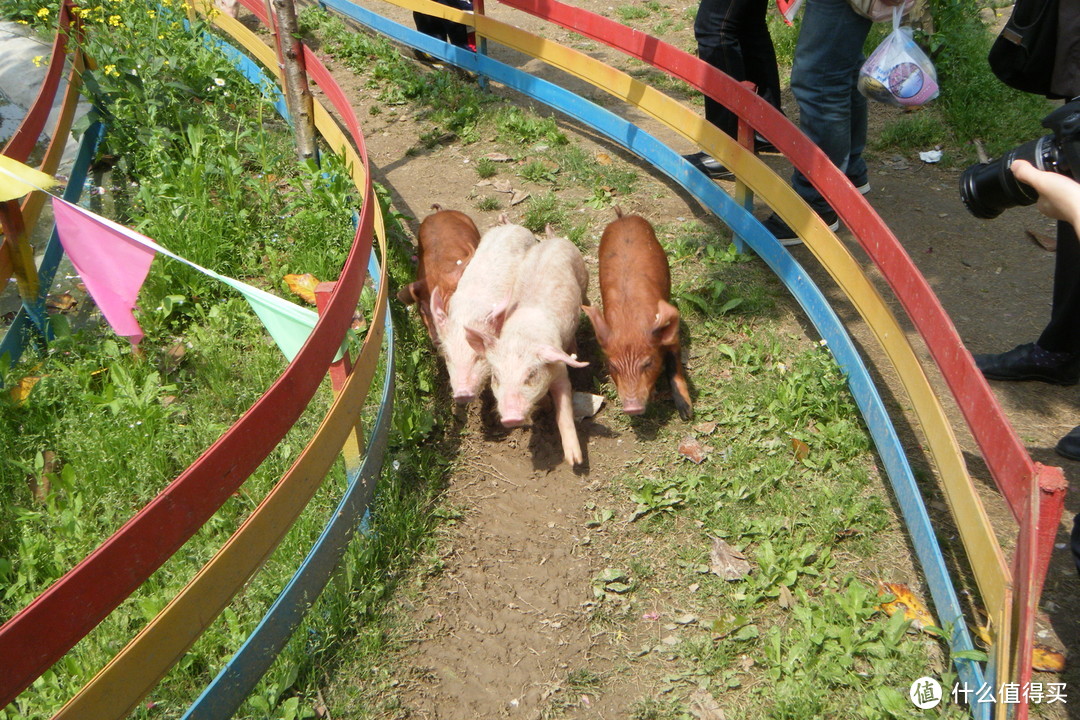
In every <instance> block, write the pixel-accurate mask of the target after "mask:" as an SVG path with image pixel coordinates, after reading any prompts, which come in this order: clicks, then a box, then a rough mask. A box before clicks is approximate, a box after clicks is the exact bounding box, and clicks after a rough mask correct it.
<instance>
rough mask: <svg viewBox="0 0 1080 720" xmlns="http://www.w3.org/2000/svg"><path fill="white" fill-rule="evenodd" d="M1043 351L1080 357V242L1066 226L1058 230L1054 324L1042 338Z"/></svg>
mask: <svg viewBox="0 0 1080 720" xmlns="http://www.w3.org/2000/svg"><path fill="white" fill-rule="evenodd" d="M1039 347H1041V348H1042V349H1043V350H1049V351H1051V352H1070V353H1080V242H1077V239H1076V229H1075V228H1073V226H1072V225H1070V224H1069V223H1066V222H1059V223H1058V226H1057V257H1056V258H1055V260H1054V300H1053V305H1052V306H1051V308H1050V323H1049V324H1048V325H1047V326H1046V329H1045V330H1043V333H1042V335H1040V336H1039Z"/></svg>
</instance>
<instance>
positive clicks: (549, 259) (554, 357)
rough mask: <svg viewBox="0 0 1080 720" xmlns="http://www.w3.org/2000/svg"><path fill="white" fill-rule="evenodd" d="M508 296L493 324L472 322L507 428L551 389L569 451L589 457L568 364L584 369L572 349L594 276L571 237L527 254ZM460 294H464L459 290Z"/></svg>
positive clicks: (573, 457) (548, 241)
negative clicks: (576, 413)
mask: <svg viewBox="0 0 1080 720" xmlns="http://www.w3.org/2000/svg"><path fill="white" fill-rule="evenodd" d="M521 267H522V270H521V272H520V273H519V274H518V278H517V282H515V283H514V289H513V292H512V293H511V295H510V298H509V301H508V302H507V303H506V304H505V305H504V306H503V307H500V308H499V309H497V310H496V312H495V313H493V315H492V318H491V323H490V325H489V328H487V329H485V328H480V327H477V326H468V327H466V334H467V337H468V340H469V343H470V344H471V345H472V346H473V348H474V349H475V350H476V352H477V353H481V352H482V353H484V354H486V356H487V359H488V362H489V363H490V365H491V389H492V391H493V392H494V393H495V401H496V403H497V404H498V408H499V416H500V418H501V419H502V424H503V425H505V426H506V427H518V426H520V425H523V424H524V423H525V421H526V420H527V419H528V417H529V415H530V414H531V413H532V410H533V407H534V406H535V405H536V402H537V400H539V399H540V398H541V397H542V396H543V395H544V393H547V392H550V393H551V399H552V400H553V401H554V404H555V422H556V424H557V425H558V427H559V436H560V438H561V439H562V447H563V456H564V457H565V459H566V461H567V462H568V463H570V464H571V465H578V464H580V463H581V462H582V460H583V457H582V454H581V445H580V443H579V442H578V436H577V430H576V429H575V427H574V411H573V406H572V402H571V401H572V399H573V392H572V390H571V388H570V377H569V374H568V373H567V366H568V365H569V366H572V367H585V366H586V365H588V363H586V362H581V361H580V360H578V359H577V358H576V357H575V356H574V355H570V354H568V353H567V349H568V348H571V347H573V345H574V333H575V332H576V330H577V326H578V321H579V320H580V316H581V305H582V304H583V303H587V302H588V299H587V298H586V290H587V289H588V284H589V275H588V273H587V272H586V270H585V261H584V260H583V259H582V257H581V252H579V251H578V249H577V248H576V247H575V246H574V244H573V243H571V242H570V241H569V240H567V239H565V238H561V237H556V236H554V235H553V234H552V232H551V229H550V228H548V236H547V238H545V239H544V240H541V242H540V244H539V245H536V246H535V247H533V248H532V249H531V250H529V252H528V254H527V255H526V256H525V259H524V261H523V262H522V265H521ZM459 292H460V291H459Z"/></svg>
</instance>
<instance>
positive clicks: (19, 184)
mask: <svg viewBox="0 0 1080 720" xmlns="http://www.w3.org/2000/svg"><path fill="white" fill-rule="evenodd" d="M57 182H58V181H57V179H56V178H54V177H53V176H52V175H46V174H45V173H43V172H41V171H40V170H35V169H34V168H32V167H30V166H28V165H23V164H22V163H21V162H19V161H18V160H12V159H11V158H9V157H7V156H6V155H0V202H6V201H8V200H14V199H15V198H17V197H22V196H23V195H25V194H26V193H28V192H31V191H33V190H46V189H48V188H51V187H52V186H53V185H56V183H57Z"/></svg>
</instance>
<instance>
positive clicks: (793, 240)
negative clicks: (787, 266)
mask: <svg viewBox="0 0 1080 720" xmlns="http://www.w3.org/2000/svg"><path fill="white" fill-rule="evenodd" d="M821 219H822V220H824V221H825V223H826V224H827V225H828V226H829V229H830V230H832V231H833V232H836V231H837V230H839V229H840V218H838V217H836V213H834V212H833V211H832V210H829V211H828V212H827V213H824V214H822V215H821ZM763 224H764V225H765V229H766V230H768V231H769V232H771V233H772V234H773V235H774V236H775V237H776V239H777V240H779V241H780V244H781V245H783V246H784V247H791V246H792V245H801V244H802V238H801V237H799V234H798V233H796V232H795V231H794V230H792V229H791V228H790V227H789V226H788V224H787V223H786V222H784V221H783V220H782V219H781V218H780V216H779V215H777V214H776V213H773V214H772V215H770V216H769V217H767V218H766V219H765V222H764V223H763Z"/></svg>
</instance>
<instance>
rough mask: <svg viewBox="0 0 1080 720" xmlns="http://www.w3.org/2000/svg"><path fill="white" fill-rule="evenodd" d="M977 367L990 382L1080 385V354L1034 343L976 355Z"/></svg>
mask: <svg viewBox="0 0 1080 720" xmlns="http://www.w3.org/2000/svg"><path fill="white" fill-rule="evenodd" d="M974 358H975V366H976V367H978V368H979V370H981V371H982V374H983V376H985V377H986V378H987V379H989V380H1039V381H1041V382H1044V383H1050V384H1051V385H1075V384H1076V383H1077V382H1080V355H1074V354H1073V353H1067V352H1050V351H1049V350H1043V349H1042V348H1041V347H1039V346H1038V345H1037V344H1035V343H1025V344H1023V345H1017V346H1016V347H1014V348H1013V349H1012V350H1008V351H1006V352H1003V353H999V354H997V355H987V354H980V355H975V356H974Z"/></svg>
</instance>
